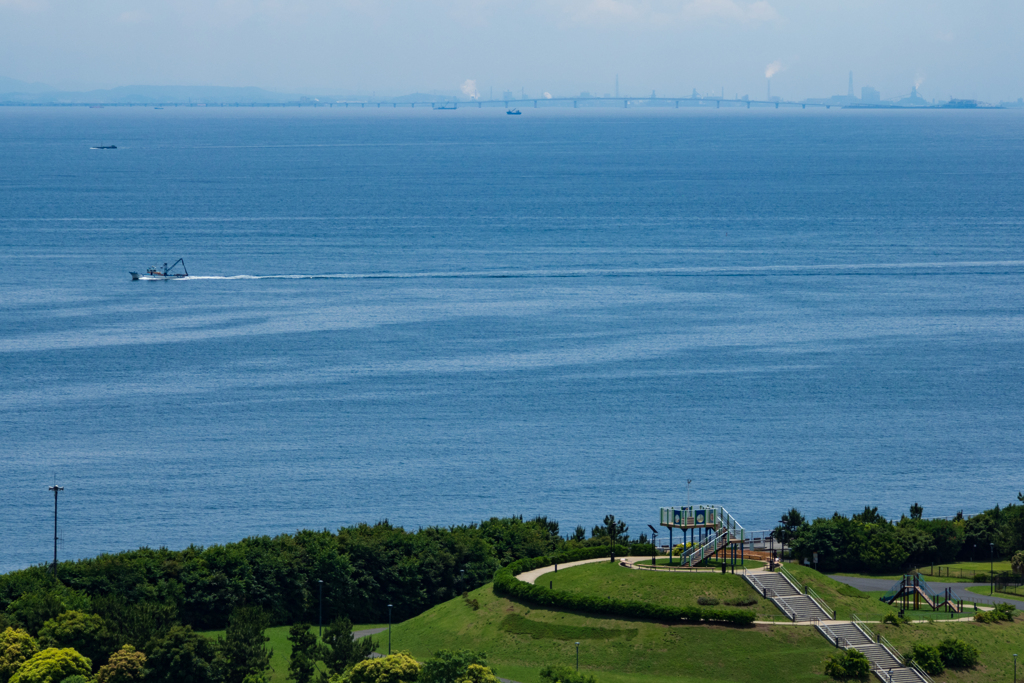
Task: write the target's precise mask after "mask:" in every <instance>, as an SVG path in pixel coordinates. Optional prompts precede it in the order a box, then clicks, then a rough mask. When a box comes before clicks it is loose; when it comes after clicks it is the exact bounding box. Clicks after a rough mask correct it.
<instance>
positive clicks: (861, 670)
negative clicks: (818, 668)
mask: <svg viewBox="0 0 1024 683" xmlns="http://www.w3.org/2000/svg"><path fill="white" fill-rule="evenodd" d="M825 675H826V676H829V677H831V678H834V679H835V680H837V681H848V680H851V679H857V680H866V679H867V678H868V676H870V675H871V662H869V661H868V658H867V657H866V656H865V655H864V653H862V652H859V651H858V650H854V649H852V648H851V649H849V650H843V651H842V652H837V653H836V654H833V655H829V656H828V657H826V658H825Z"/></svg>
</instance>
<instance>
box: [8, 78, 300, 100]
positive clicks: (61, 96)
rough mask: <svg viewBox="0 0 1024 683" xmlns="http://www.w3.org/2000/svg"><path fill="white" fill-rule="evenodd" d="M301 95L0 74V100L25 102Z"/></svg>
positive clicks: (211, 98) (238, 98)
mask: <svg viewBox="0 0 1024 683" xmlns="http://www.w3.org/2000/svg"><path fill="white" fill-rule="evenodd" d="M302 99H308V98H303V96H301V95H296V94H290V93H279V92H273V91H270V90H264V89H263V88H227V87H221V86H214V85H210V86H203V85H125V86H120V87H117V88H110V89H109V90H86V91H67V90H58V89H56V88H53V87H51V86H48V85H46V84H45V83H26V82H25V81H18V80H15V79H13V78H3V77H0V102H16V103H26V104H78V103H86V102H87V103H90V104H122V103H129V102H131V103H138V104H155V103H158V102H160V103H175V102H179V103H187V102H196V103H208V104H228V103H232V104H233V103H236V102H237V103H238V104H256V103H276V102H297V101H299V100H302Z"/></svg>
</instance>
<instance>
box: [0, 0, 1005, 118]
mask: <svg viewBox="0 0 1024 683" xmlns="http://www.w3.org/2000/svg"><path fill="white" fill-rule="evenodd" d="M1022 25H1024V4H1022V3H1014V2H1009V1H1008V0H998V1H992V0H989V1H986V2H984V3H980V4H971V5H968V4H967V3H962V2H954V1H953V0H935V1H933V2H924V1H923V0H908V1H907V2H903V3H885V2H882V0H859V1H858V2H852V1H849V0H848V1H846V2H836V3H819V2H812V1H811V0H549V1H548V2H543V3H541V2H536V1H535V0H521V1H519V2H508V0H382V1H381V2H376V3H367V2H365V1H364V0H297V1H296V2H294V3H269V2H265V1H264V0H232V1H231V2H227V1H226V0H223V1H215V2H206V3H204V2H198V1H197V0H179V1H177V2H171V1H170V0H151V1H150V2H147V3H146V4H145V5H139V4H135V3H129V2H128V0H96V1H95V2H91V3H86V4H83V3H75V2H72V1H71V0H0V76H4V77H8V78H12V79H18V80H21V81H25V82H28V83H32V82H40V83H45V84H48V85H50V86H53V87H54V88H57V89H61V90H76V91H80V90H92V89H105V88H112V87H116V86H126V85H136V84H150V85H188V86H204V85H206V86H210V85H215V86H227V87H240V86H252V87H259V88H265V89H268V90H273V91H277V92H292V93H304V94H331V95H337V94H362V95H370V94H376V95H377V96H387V97H394V96H401V95H406V94H410V93H414V92H431V91H437V92H440V91H444V92H452V93H458V92H460V88H461V86H462V84H464V83H465V82H467V81H472V82H474V83H475V85H476V88H477V89H478V91H479V92H480V93H489V92H490V91H491V90H492V89H493V91H494V92H505V91H510V92H522V91H523V90H524V89H525V90H526V92H527V93H533V94H541V93H544V92H549V93H552V94H555V93H558V94H562V95H568V94H578V93H580V92H590V93H597V94H605V93H609V94H613V93H614V92H615V82H616V77H618V80H619V91H620V92H621V93H622V94H626V95H631V96H641V95H646V94H649V93H650V92H652V91H656V92H660V93H666V94H672V95H674V96H675V95H679V96H683V95H685V94H689V93H691V91H692V90H693V89H696V90H697V91H698V92H701V93H710V92H716V93H721V92H722V90H723V89H724V92H725V93H726V94H730V93H732V94H738V95H740V96H742V95H749V96H751V97H758V98H760V97H761V96H762V95H764V94H765V93H766V92H767V89H768V83H767V81H766V79H765V74H766V73H768V72H771V91H772V94H773V95H776V96H779V97H782V98H784V99H789V100H801V99H805V98H808V97H816V98H821V97H830V96H832V95H843V94H844V93H845V94H848V86H849V83H848V74H849V72H850V71H853V73H854V81H855V82H854V92H855V93H856V94H857V95H859V94H860V93H861V89H862V88H863V87H871V88H874V89H876V90H878V91H879V93H880V97H881V98H882V99H889V98H894V97H902V96H907V95H909V94H910V91H911V88H912V87H917V88H918V91H919V93H920V94H921V96H922V97H923V98H924V99H926V100H928V101H931V100H932V99H936V100H940V99H948V98H950V97H957V98H970V99H980V100H986V101H990V102H998V101H1000V100H1016V99H1017V98H1018V97H1020V96H1021V95H1024V45H1022V42H1021V41H1020V40H1019V37H1018V35H1017V34H1018V32H1019V27H1020V26H1022Z"/></svg>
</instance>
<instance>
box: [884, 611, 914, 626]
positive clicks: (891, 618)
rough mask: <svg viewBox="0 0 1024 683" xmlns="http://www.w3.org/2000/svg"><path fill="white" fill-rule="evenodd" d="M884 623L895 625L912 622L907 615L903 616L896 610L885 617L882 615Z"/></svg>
mask: <svg viewBox="0 0 1024 683" xmlns="http://www.w3.org/2000/svg"><path fill="white" fill-rule="evenodd" d="M882 623H883V624H892V625H893V626H900V625H901V624H907V623H910V620H909V619H907V618H906V617H901V616H900V615H899V614H898V613H896V612H889V613H888V614H886V615H885V616H884V617H882Z"/></svg>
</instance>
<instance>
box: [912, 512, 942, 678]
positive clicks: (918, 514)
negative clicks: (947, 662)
mask: <svg viewBox="0 0 1024 683" xmlns="http://www.w3.org/2000/svg"><path fill="white" fill-rule="evenodd" d="M922 516H924V508H923V507H921V506H920V505H918V504H917V503H914V504H913V505H911V506H910V518H911V519H921V517H922ZM925 673H928V672H927V671H926V672H925ZM939 673H942V672H941V671H940V672H939Z"/></svg>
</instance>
